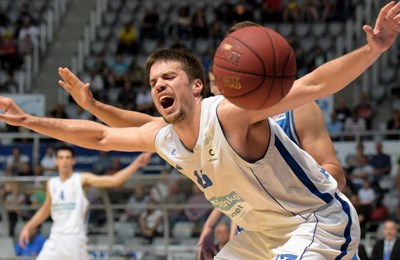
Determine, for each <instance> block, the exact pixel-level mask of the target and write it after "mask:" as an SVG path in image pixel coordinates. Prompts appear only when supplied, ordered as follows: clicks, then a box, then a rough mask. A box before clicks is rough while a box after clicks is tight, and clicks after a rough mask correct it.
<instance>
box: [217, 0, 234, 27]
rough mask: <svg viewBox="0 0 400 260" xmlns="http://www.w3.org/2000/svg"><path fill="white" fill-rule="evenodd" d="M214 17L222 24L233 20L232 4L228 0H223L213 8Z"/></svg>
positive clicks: (227, 23) (228, 23)
mask: <svg viewBox="0 0 400 260" xmlns="http://www.w3.org/2000/svg"><path fill="white" fill-rule="evenodd" d="M215 17H218V20H219V21H221V22H222V23H223V24H224V25H230V24H231V23H232V22H233V5H232V4H231V3H230V1H229V0H223V1H222V2H221V3H220V4H219V5H218V6H217V7H216V8H215Z"/></svg>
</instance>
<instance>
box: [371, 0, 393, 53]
mask: <svg viewBox="0 0 400 260" xmlns="http://www.w3.org/2000/svg"><path fill="white" fill-rule="evenodd" d="M399 11H400V2H398V3H397V4H395V2H394V1H392V2H390V3H388V4H387V5H385V6H384V7H383V8H382V9H381V10H380V12H379V15H378V18H377V19H376V21H375V28H373V29H372V27H371V26H369V25H364V27H363V30H364V31H365V33H366V35H367V41H368V44H369V45H370V46H371V48H372V49H373V50H374V51H376V52H378V53H382V52H384V51H386V50H388V49H389V48H390V46H392V44H393V42H394V41H395V40H396V37H397V35H398V33H399V32H400V14H399Z"/></svg>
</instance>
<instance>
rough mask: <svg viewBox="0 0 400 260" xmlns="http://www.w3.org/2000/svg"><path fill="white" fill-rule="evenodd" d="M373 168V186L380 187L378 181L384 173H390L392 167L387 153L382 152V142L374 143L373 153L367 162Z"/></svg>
mask: <svg viewBox="0 0 400 260" xmlns="http://www.w3.org/2000/svg"><path fill="white" fill-rule="evenodd" d="M368 163H369V164H370V165H371V166H372V167H373V168H374V180H373V186H374V187H377V188H379V189H380V186H379V181H380V180H381V179H382V177H384V176H385V175H386V176H388V175H390V171H391V169H392V161H391V158H390V156H389V155H387V154H385V153H383V151H382V143H381V142H376V143H375V154H374V155H372V157H371V158H370V160H369V162H368Z"/></svg>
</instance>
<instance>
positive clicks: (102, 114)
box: [88, 101, 155, 127]
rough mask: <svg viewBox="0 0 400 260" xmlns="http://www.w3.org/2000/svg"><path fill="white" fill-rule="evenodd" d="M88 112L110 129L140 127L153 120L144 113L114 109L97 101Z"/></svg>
mask: <svg viewBox="0 0 400 260" xmlns="http://www.w3.org/2000/svg"><path fill="white" fill-rule="evenodd" d="M88 111H89V112H90V113H92V114H93V115H95V116H96V117H97V118H98V119H100V120H101V121H103V122H104V123H105V124H107V125H109V126H112V127H132V126H142V125H144V124H146V123H148V122H150V121H152V120H154V119H155V118H154V117H152V116H150V115H147V114H144V113H139V112H135V111H128V110H124V109H120V108H116V107H113V106H110V105H106V104H104V103H101V102H99V101H96V102H95V104H94V106H92V107H91V108H88Z"/></svg>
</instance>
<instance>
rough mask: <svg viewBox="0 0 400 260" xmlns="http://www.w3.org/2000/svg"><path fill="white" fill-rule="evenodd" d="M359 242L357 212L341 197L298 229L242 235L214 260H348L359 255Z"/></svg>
mask: <svg viewBox="0 0 400 260" xmlns="http://www.w3.org/2000/svg"><path fill="white" fill-rule="evenodd" d="M266 221H268V219H267V218H266ZM359 242H360V225H359V220H358V216H357V212H356V211H355V209H354V207H353V205H352V204H351V203H350V201H349V200H348V199H347V198H346V197H345V196H344V195H342V194H340V195H336V196H335V199H334V200H333V201H332V202H331V203H330V204H329V205H328V206H327V207H325V208H324V209H321V210H319V211H317V212H315V213H313V214H311V215H310V216H309V217H308V218H307V219H306V220H305V222H304V223H302V224H300V225H297V226H296V227H290V226H287V227H279V228H277V229H273V230H268V231H248V230H244V231H242V232H240V233H239V234H238V235H237V236H236V237H235V238H233V239H232V240H231V241H229V243H228V244H227V245H226V246H225V247H223V248H222V250H221V251H220V252H219V253H218V255H217V256H216V257H215V258H214V259H215V260H228V259H229V260H243V259H252V260H270V259H271V260H272V259H277V260H280V259H286V260H296V259H307V260H308V259H309V260H319V259H321V260H323V259H337V260H339V259H343V260H344V259H352V257H354V255H356V253H357V250H358V245H359Z"/></svg>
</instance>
